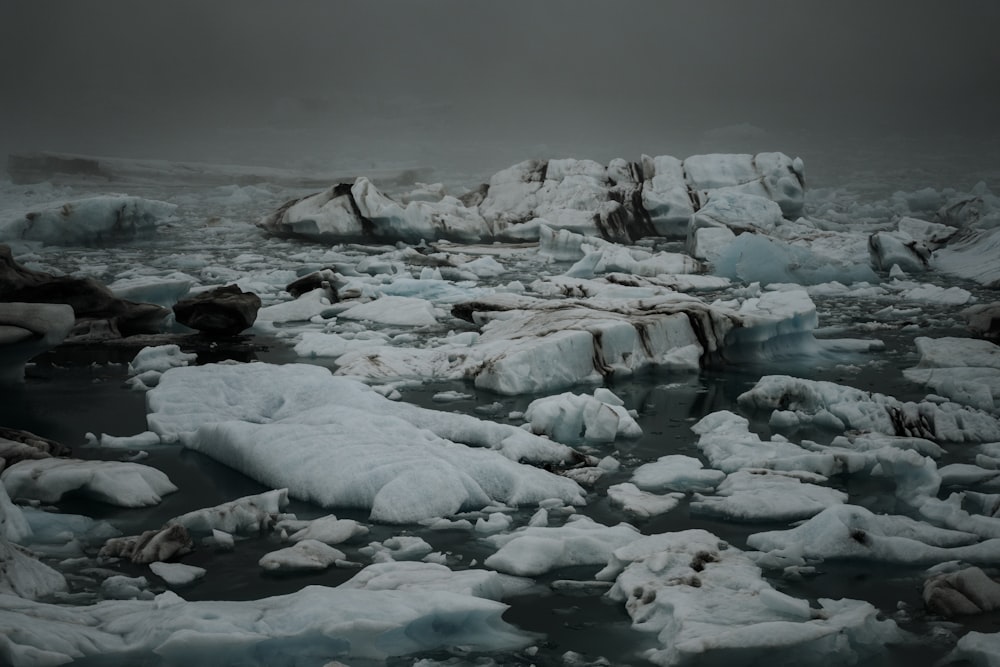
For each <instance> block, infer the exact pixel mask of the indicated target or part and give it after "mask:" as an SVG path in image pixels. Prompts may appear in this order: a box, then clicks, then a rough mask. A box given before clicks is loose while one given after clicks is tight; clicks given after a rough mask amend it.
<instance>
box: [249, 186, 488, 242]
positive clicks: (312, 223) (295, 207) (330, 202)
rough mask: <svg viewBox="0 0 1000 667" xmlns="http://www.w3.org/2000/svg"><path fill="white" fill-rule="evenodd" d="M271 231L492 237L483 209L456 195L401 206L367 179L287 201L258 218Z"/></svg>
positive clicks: (344, 236) (322, 237)
mask: <svg viewBox="0 0 1000 667" xmlns="http://www.w3.org/2000/svg"><path fill="white" fill-rule="evenodd" d="M257 224H258V226H260V227H262V228H264V229H265V230H267V231H268V232H270V233H272V234H278V235H282V236H287V235H292V236H302V237H305V238H308V239H312V240H317V241H331V240H351V239H361V238H372V237H374V238H378V239H383V240H390V241H395V240H402V241H407V242H416V241H420V240H421V239H427V240H433V239H438V238H448V239H454V240H456V241H464V242H475V241H479V240H482V239H489V238H491V233H490V229H489V227H488V226H487V224H486V223H485V222H484V220H483V218H482V216H481V215H480V214H479V211H478V210H477V209H476V208H474V207H466V206H465V205H464V204H462V202H460V201H459V200H458V199H455V198H454V197H448V196H445V197H443V198H442V199H441V200H440V201H435V202H428V201H410V202H408V203H407V204H406V205H402V204H400V203H398V202H396V201H394V200H393V199H391V198H389V197H387V196H386V195H384V194H382V193H381V192H379V191H378V189H377V188H376V187H375V186H374V185H373V184H372V182H371V181H369V180H368V179H367V178H364V177H362V178H358V179H356V180H355V181H354V183H353V184H347V183H341V184H338V185H334V186H333V187H331V188H329V189H327V190H324V191H323V192H320V193H317V194H314V195H309V196H307V197H303V198H301V199H297V200H292V201H290V202H287V203H286V204H284V205H283V206H282V207H281V208H279V209H278V210H277V211H275V212H274V213H272V214H270V215H268V216H265V217H264V218H262V219H261V220H260V221H259V222H258V223H257Z"/></svg>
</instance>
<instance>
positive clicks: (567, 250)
mask: <svg viewBox="0 0 1000 667" xmlns="http://www.w3.org/2000/svg"><path fill="white" fill-rule="evenodd" d="M597 240H598V239H597V238H595V237H591V236H584V235H583V234H575V233H573V232H571V231H569V230H568V229H552V228H551V227H549V226H548V225H539V226H538V254H540V255H544V256H546V257H551V258H552V259H554V260H556V261H557V262H569V261H574V262H575V261H577V260H579V259H582V258H583V256H584V254H586V251H585V250H584V249H583V245H584V244H591V245H595V242H596V241H597Z"/></svg>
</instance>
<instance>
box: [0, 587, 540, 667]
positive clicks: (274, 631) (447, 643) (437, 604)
mask: <svg viewBox="0 0 1000 667" xmlns="http://www.w3.org/2000/svg"><path fill="white" fill-rule="evenodd" d="M506 609H507V606H506V605H504V604H502V603H499V602H495V601H493V600H484V599H481V598H477V597H472V596H469V595H461V594H457V593H452V592H448V591H434V590H417V591H412V592H411V591H404V590H365V589H352V588H327V587H324V586H307V587H305V588H303V589H302V590H300V591H298V592H296V593H292V594H288V595H281V596H276V597H270V598H263V599H260V600H251V601H246V602H188V601H185V600H184V599H182V598H181V597H179V596H178V595H176V594H175V593H171V592H167V593H161V594H160V595H158V596H156V598H155V599H154V600H108V601H104V602H99V603H97V604H94V605H89V606H77V607H62V606H58V605H52V604H45V603H41V602H32V601H30V600H24V599H22V598H18V597H13V596H10V595H2V594H0V624H2V625H3V626H4V627H5V628H7V629H8V632H5V633H3V635H0V657H2V658H3V661H4V663H6V664H9V665H11V667H36V666H37V665H41V664H45V665H57V664H63V663H66V662H71V661H73V660H77V659H82V658H86V657H91V656H100V657H101V659H105V660H127V661H133V660H136V659H159V660H165V661H167V662H170V663H174V664H177V663H179V662H190V661H192V660H194V661H196V662H198V661H201V660H204V659H206V658H207V657H208V656H211V660H212V661H213V662H215V663H217V664H227V663H228V664H234V663H239V664H245V665H261V666H263V665H269V666H274V665H278V666H281V665H287V666H289V667H291V665H295V664H301V660H302V659H303V658H304V657H306V656H309V657H310V658H311V659H315V660H316V661H319V662H324V661H330V660H335V659H340V660H350V661H352V662H353V661H360V660H385V659H387V658H389V657H392V656H402V655H408V654H411V653H418V652H424V651H432V650H435V649H442V648H449V647H464V648H466V649H469V650H477V651H502V650H513V649H518V648H522V647H524V646H527V645H528V644H530V643H531V641H532V638H531V637H530V636H529V635H526V634H523V633H521V632H519V631H518V630H516V629H515V628H514V627H513V626H511V625H509V624H508V623H506V622H505V621H503V620H502V619H501V614H503V612H504V611H505V610H506Z"/></svg>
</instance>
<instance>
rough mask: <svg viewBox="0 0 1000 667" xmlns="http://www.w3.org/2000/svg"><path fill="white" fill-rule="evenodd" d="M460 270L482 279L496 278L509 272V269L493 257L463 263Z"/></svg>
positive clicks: (459, 266)
mask: <svg viewBox="0 0 1000 667" xmlns="http://www.w3.org/2000/svg"><path fill="white" fill-rule="evenodd" d="M458 268H460V269H462V270H465V271H469V272H471V273H473V274H475V275H476V276H478V277H480V278H496V277H497V276H500V275H503V274H504V273H506V272H507V267H505V266H504V265H503V264H501V263H500V262H498V261H497V260H495V259H494V258H492V257H479V258H478V259H474V260H472V261H470V262H463V263H462V264H459V265H458Z"/></svg>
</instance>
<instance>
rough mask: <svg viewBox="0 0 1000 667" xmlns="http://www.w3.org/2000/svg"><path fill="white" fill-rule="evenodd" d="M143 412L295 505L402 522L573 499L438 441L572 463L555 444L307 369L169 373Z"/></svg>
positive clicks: (547, 481) (536, 473)
mask: <svg viewBox="0 0 1000 667" xmlns="http://www.w3.org/2000/svg"><path fill="white" fill-rule="evenodd" d="M148 404H149V406H150V409H151V410H152V411H153V413H152V414H150V415H149V417H148V420H149V423H150V425H151V427H152V428H153V429H154V430H157V431H158V432H161V433H162V434H165V435H170V434H173V435H174V436H175V437H180V438H181V439H182V441H183V442H184V444H186V445H188V446H189V447H192V448H194V449H197V450H199V451H202V452H204V453H206V454H209V455H211V456H213V457H214V458H217V459H219V460H220V461H222V462H224V463H226V464H228V465H230V466H232V467H234V468H236V469H238V470H240V471H241V472H244V474H248V475H250V476H252V477H254V478H256V479H258V480H259V481H261V482H262V483H265V484H268V485H270V486H272V487H288V488H289V490H290V492H291V494H292V495H294V496H296V497H299V498H303V499H308V500H311V501H313V502H316V503H317V504H320V505H322V506H325V507H334V506H342V507H358V508H369V509H370V510H371V517H372V519H373V520H378V521H386V522H391V523H406V522H410V521H417V520H420V519H424V518H430V517H439V516H448V515H451V514H454V513H456V512H458V511H461V510H471V509H478V508H481V507H483V506H485V505H487V504H489V503H490V502H503V503H507V504H512V505H522V504H533V503H536V502H538V501H539V500H542V499H545V498H551V497H559V498H562V499H563V500H564V501H566V502H568V503H571V504H572V503H580V502H582V497H581V490H580V488H579V487H578V486H577V485H576V484H574V483H573V482H571V481H570V480H567V479H565V478H562V477H559V476H557V475H553V474H552V473H549V472H546V471H544V470H540V469H538V468H534V467H531V466H528V465H523V464H519V463H516V462H515V461H514V460H511V459H509V458H506V457H504V456H503V455H501V454H499V453H497V452H494V451H489V450H485V449H475V448H471V447H467V446H465V445H460V444H456V443H455V442H452V441H451V440H446V439H445V438H446V437H447V438H453V439H456V440H459V441H462V442H468V443H471V444H475V445H485V446H493V447H495V448H497V449H499V450H502V451H504V452H505V453H507V454H509V455H510V457H511V458H514V459H522V458H523V459H524V460H537V461H560V460H569V459H571V458H573V453H572V451H571V450H569V449H568V448H567V447H565V446H564V445H558V444H556V443H552V442H550V441H548V440H545V439H542V438H538V437H537V436H532V435H531V434H529V433H526V432H525V431H524V430H522V429H519V428H517V427H514V426H505V425H501V424H493V423H490V422H483V421H480V420H478V419H475V418H474V417H470V416H467V415H456V414H451V413H444V412H438V411H435V410H426V409H422V408H418V407H416V406H412V405H408V404H399V403H393V402H391V401H389V400H387V399H385V398H383V397H382V396H379V395H378V394H377V393H375V392H373V391H372V390H371V389H369V388H368V387H366V386H364V385H362V384H360V383H358V382H356V381H353V380H348V379H346V378H336V377H333V376H332V375H330V373H329V371H328V370H326V369H324V368H319V367H316V366H306V365H295V364H289V365H284V366H272V365H269V364H246V365H233V366H229V365H219V366H199V367H189V368H179V369H173V370H172V371H169V372H168V373H166V374H165V375H164V378H163V381H162V382H161V384H160V386H159V387H157V388H156V389H154V390H153V392H151V394H150V398H149V401H148ZM289 457H291V458H289ZM290 460H291V461H308V462H309V463H308V465H298V466H297V465H289V464H288V461H290Z"/></svg>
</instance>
